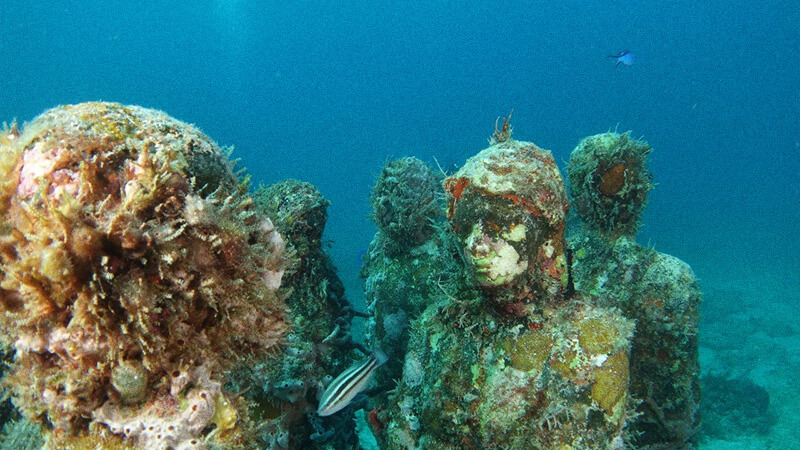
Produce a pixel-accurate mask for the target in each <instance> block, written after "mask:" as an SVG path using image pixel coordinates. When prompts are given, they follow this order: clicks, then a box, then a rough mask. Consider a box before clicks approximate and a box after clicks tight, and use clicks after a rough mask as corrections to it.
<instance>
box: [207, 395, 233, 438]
mask: <svg viewBox="0 0 800 450" xmlns="http://www.w3.org/2000/svg"><path fill="white" fill-rule="evenodd" d="M238 418H239V416H238V415H237V414H236V408H234V407H233V404H232V403H231V401H230V400H228V399H227V398H226V397H225V396H224V395H222V394H219V395H217V398H216V400H215V402H214V417H212V418H211V422H212V423H214V424H216V425H217V429H218V430H219V432H220V433H224V432H226V431H228V430H231V429H233V427H234V426H236V420H237V419H238Z"/></svg>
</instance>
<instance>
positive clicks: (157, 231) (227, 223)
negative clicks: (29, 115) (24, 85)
mask: <svg viewBox="0 0 800 450" xmlns="http://www.w3.org/2000/svg"><path fill="white" fill-rule="evenodd" d="M0 180H2V181H0V263H1V264H2V267H3V271H2V273H0V310H2V315H0V330H1V332H0V334H1V335H2V339H3V340H4V343H5V344H6V345H13V346H14V347H15V349H16V358H15V363H14V365H13V367H12V368H11V373H10V375H9V376H8V378H7V379H6V383H7V385H8V386H9V387H10V388H11V389H12V391H13V394H14V401H15V404H16V405H17V406H18V407H19V408H20V410H21V411H22V412H23V413H24V414H25V415H26V416H27V417H29V418H33V419H40V420H43V421H44V422H45V424H49V425H50V426H51V427H52V428H53V429H54V430H55V431H56V432H55V433H52V437H53V439H55V438H56V437H58V436H69V435H76V436H81V435H85V434H86V433H108V432H109V431H110V432H111V433H116V434H119V435H125V436H128V437H129V441H130V443H131V444H135V445H138V446H141V447H147V446H150V447H153V446H159V445H161V444H160V443H158V442H156V437H155V436H153V435H151V434H148V433H144V432H138V433H133V431H131V433H127V432H125V431H124V430H122V429H121V427H116V426H114V425H113V424H122V423H130V422H131V421H133V420H134V418H136V417H143V416H148V417H151V416H153V415H156V416H158V420H160V421H161V422H163V423H170V424H173V426H178V425H180V424H185V423H187V422H189V421H191V423H192V425H191V427H189V428H185V429H183V430H182V432H183V434H181V435H180V439H179V440H176V441H175V442H173V443H176V444H177V443H179V441H180V442H183V441H185V440H187V439H188V440H191V439H195V438H196V439H198V440H201V439H203V437H204V436H203V430H204V429H206V430H207V429H208V428H207V426H208V425H210V424H212V423H213V420H212V416H213V411H211V412H209V411H206V412H208V414H206V415H205V416H202V417H201V416H197V417H193V418H191V420H189V419H188V418H187V417H185V416H186V414H185V412H183V411H181V410H180V408H174V409H172V410H169V409H164V408H160V409H157V410H153V407H152V405H153V404H169V403H170V402H172V403H175V404H178V403H179V401H180V400H181V399H182V398H183V397H187V398H188V397H191V396H192V395H193V394H191V393H192V392H194V391H196V390H198V389H208V386H215V384H214V383H217V385H218V383H219V382H220V381H223V378H222V377H223V375H222V373H223V371H224V370H226V369H227V368H230V367H231V366H232V365H233V364H235V363H236V362H238V361H239V360H241V358H242V357H245V356H248V355H264V354H266V353H268V351H269V350H270V349H271V348H272V347H273V346H274V345H275V344H276V343H277V342H278V340H279V339H281V336H282V335H283V334H284V332H285V330H286V328H287V325H286V321H285V318H284V309H285V307H284V305H283V302H282V301H281V299H280V298H279V297H278V296H277V295H276V292H275V289H276V288H277V285H278V284H280V278H281V274H282V272H283V267H284V261H283V259H284V258H283V241H282V239H281V237H280V235H279V234H278V233H277V231H275V230H274V227H273V226H272V223H271V222H270V220H269V219H268V218H267V217H264V216H262V215H259V214H257V213H256V212H255V211H254V209H253V208H252V205H251V203H252V200H251V199H250V198H249V197H248V196H247V194H246V185H245V184H243V183H240V182H239V181H238V180H237V179H236V177H235V176H234V175H233V172H232V163H231V162H229V161H228V159H227V155H226V152H225V151H223V150H222V149H220V148H219V147H218V146H217V144H216V143H214V142H213V141H211V140H210V139H209V138H208V137H207V136H205V135H204V134H203V133H201V132H200V131H198V130H197V129H196V128H194V127H192V126H190V125H187V124H185V123H183V122H180V121H177V120H175V119H172V118H170V117H169V116H167V115H165V114H163V113H161V112H158V111H153V110H148V109H144V108H140V107H135V106H122V105H119V104H112V103H84V104H80V105H74V106H63V107H58V108H55V109H52V110H50V111H47V112H45V113H44V114H42V115H41V116H40V117H38V118H37V119H36V120H34V121H33V122H31V123H30V124H28V125H27V126H26V127H25V129H24V130H23V131H22V133H21V134H18V133H17V132H15V131H10V132H8V133H7V134H6V135H5V136H4V137H3V139H2V141H1V142H0ZM200 367H203V368H205V369H204V370H205V372H203V373H204V374H205V376H204V377H199V378H202V383H201V381H200V380H199V378H198V380H194V381H192V380H190V381H189V382H188V384H187V386H185V388H182V389H180V390H177V391H176V390H175V389H173V391H174V392H170V386H171V385H172V384H173V381H172V379H173V376H174V375H175V374H178V375H179V374H181V373H196V371H197V370H199V369H198V368H200ZM175 376H177V375H175ZM211 391H213V393H212V394H213V395H212V397H213V398H214V399H219V398H220V396H222V395H223V394H221V393H220V392H219V389H218V388H217V389H216V390H213V389H211V390H210V391H209V392H211ZM215 401H216V400H215ZM112 411H113V414H112V413H111V412H112ZM148 411H149V412H148ZM206 416H209V417H206ZM90 424H92V426H91V427H90V426H89V425H90ZM103 424H105V425H103ZM89 430H92V431H89ZM224 434H225V433H223V432H217V433H216V434H215V436H216V439H221V438H223V437H224ZM176 439H177V438H176Z"/></svg>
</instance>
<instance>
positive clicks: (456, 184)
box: [444, 177, 470, 219]
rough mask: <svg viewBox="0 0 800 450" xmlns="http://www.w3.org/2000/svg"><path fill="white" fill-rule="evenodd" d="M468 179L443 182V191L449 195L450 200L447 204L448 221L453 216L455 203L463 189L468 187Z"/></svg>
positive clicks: (451, 179)
mask: <svg viewBox="0 0 800 450" xmlns="http://www.w3.org/2000/svg"><path fill="white" fill-rule="evenodd" d="M469 183H470V181H469V178H464V177H461V178H448V179H447V180H445V182H444V189H445V190H446V191H447V192H448V193H450V200H449V201H448V202H447V218H448V219H450V218H452V217H453V215H454V214H455V209H456V201H458V200H459V199H461V196H462V195H463V194H464V189H466V188H467V186H469Z"/></svg>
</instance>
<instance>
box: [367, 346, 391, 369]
mask: <svg viewBox="0 0 800 450" xmlns="http://www.w3.org/2000/svg"><path fill="white" fill-rule="evenodd" d="M371 356H372V357H373V358H375V361H377V362H378V365H379V366H382V365H383V364H385V363H386V361H388V360H389V357H388V356H386V353H384V352H383V350H381V349H375V350H373V351H372V355H371Z"/></svg>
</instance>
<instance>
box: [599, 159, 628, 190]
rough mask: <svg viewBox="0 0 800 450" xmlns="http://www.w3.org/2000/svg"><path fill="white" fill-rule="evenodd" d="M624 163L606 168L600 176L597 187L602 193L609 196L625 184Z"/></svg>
mask: <svg viewBox="0 0 800 450" xmlns="http://www.w3.org/2000/svg"><path fill="white" fill-rule="evenodd" d="M626 170H627V168H626V167H625V164H622V163H619V164H616V165H614V166H613V167H611V168H610V169H608V170H606V171H605V172H604V173H603V175H601V176H600V183H599V184H598V185H597V188H598V189H599V190H600V192H601V193H602V194H603V195H606V196H608V197H611V196H612V195H616V194H617V193H618V192H619V191H620V190H622V187H623V186H625V171H626Z"/></svg>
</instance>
